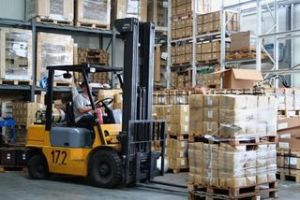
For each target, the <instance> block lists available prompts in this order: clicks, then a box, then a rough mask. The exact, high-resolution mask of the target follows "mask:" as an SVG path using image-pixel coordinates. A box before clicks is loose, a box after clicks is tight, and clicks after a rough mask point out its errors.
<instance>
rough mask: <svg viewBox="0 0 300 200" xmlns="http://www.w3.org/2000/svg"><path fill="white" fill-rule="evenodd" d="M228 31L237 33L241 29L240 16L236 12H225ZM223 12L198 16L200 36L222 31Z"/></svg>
mask: <svg viewBox="0 0 300 200" xmlns="http://www.w3.org/2000/svg"><path fill="white" fill-rule="evenodd" d="M225 17H226V20H225V21H226V23H227V25H226V30H228V31H231V32H237V31H239V29H240V22H239V15H238V13H234V12H229V11H226V12H225ZM221 18H222V12H221V11H217V12H211V13H207V14H203V15H198V17H197V24H198V34H205V33H212V32H219V31H221V21H222V20H221Z"/></svg>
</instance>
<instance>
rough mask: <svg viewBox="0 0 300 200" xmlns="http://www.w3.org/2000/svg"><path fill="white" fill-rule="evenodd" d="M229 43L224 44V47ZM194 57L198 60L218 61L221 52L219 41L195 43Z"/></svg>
mask: <svg viewBox="0 0 300 200" xmlns="http://www.w3.org/2000/svg"><path fill="white" fill-rule="evenodd" d="M228 47H229V45H228V43H227V44H226V47H225V48H226V49H228ZM196 54H197V55H196V59H197V61H198V62H209V61H219V60H220V54H221V41H219V40H216V41H212V42H204V43H199V44H197V47H196Z"/></svg>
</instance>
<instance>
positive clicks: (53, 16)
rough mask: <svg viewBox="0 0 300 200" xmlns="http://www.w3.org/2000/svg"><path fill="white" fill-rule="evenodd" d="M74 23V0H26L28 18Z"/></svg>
mask: <svg viewBox="0 0 300 200" xmlns="http://www.w3.org/2000/svg"><path fill="white" fill-rule="evenodd" d="M32 18H36V19H37V20H38V21H41V22H53V23H61V24H69V25H71V24H73V20H74V1H73V0H26V20H29V19H32Z"/></svg>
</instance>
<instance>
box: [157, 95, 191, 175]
mask: <svg viewBox="0 0 300 200" xmlns="http://www.w3.org/2000/svg"><path fill="white" fill-rule="evenodd" d="M153 103H154V104H157V105H154V106H153V118H154V119H162V120H166V122H167V131H168V139H167V145H166V146H167V147H166V154H167V158H168V163H169V168H170V169H171V170H173V172H175V173H176V172H180V170H182V169H187V168H188V162H187V145H188V134H189V121H190V114H189V113H190V108H189V105H188V92H186V91H184V90H171V91H168V90H167V91H160V92H155V94H154V99H153Z"/></svg>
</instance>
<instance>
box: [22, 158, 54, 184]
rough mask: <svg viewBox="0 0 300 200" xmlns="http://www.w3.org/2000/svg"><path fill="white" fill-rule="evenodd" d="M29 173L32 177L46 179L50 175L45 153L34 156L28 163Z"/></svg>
mask: <svg viewBox="0 0 300 200" xmlns="http://www.w3.org/2000/svg"><path fill="white" fill-rule="evenodd" d="M27 167H28V175H29V178H32V179H46V178H48V177H49V170H48V165H47V161H46V159H45V158H44V156H43V155H41V154H37V155H34V156H32V157H31V158H30V159H29V160H28V163H27Z"/></svg>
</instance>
